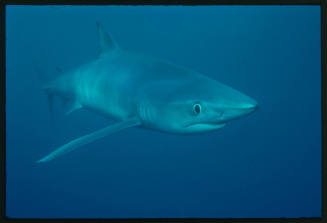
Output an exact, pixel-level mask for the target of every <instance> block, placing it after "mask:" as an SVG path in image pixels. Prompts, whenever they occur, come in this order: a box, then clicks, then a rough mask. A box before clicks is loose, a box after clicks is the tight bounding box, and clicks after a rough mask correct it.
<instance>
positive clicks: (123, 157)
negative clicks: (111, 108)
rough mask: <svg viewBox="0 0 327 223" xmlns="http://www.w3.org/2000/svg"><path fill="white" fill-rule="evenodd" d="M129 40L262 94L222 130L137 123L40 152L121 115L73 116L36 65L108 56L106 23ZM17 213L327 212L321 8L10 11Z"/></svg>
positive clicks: (64, 65) (13, 205)
mask: <svg viewBox="0 0 327 223" xmlns="http://www.w3.org/2000/svg"><path fill="white" fill-rule="evenodd" d="M96 21H100V22H101V23H102V24H103V26H104V27H105V29H106V30H107V31H108V32H109V33H110V34H111V35H112V36H114V38H115V39H116V41H117V42H118V43H119V45H120V46H121V47H122V48H124V49H127V50H130V51H136V52H141V53H143V54H147V55H151V56H155V57H158V58H162V59H166V60H169V61H171V62H173V63H176V64H180V65H183V66H186V67H189V68H192V69H194V70H196V71H199V72H202V73H203V74H206V75H208V76H210V77H212V78H214V79H217V80H218V81H220V82H222V83H225V84H228V85H230V86H232V87H233V88H236V89H238V90H240V91H241V92H244V93H245V94H247V95H249V96H251V97H252V98H254V99H256V100H257V101H258V102H259V106H260V109H259V110H258V111H256V112H255V113H253V114H251V115H249V116H247V117H244V118H241V119H239V120H235V121H232V122H230V123H229V124H228V125H227V126H226V127H225V128H223V129H220V130H218V131H215V132H211V133H206V134H200V135H191V136H181V135H173V134H165V133H160V132H156V131H148V130H143V129H138V128H131V129H127V130H124V131H122V132H120V133H118V134H115V135H112V136H108V137H105V138H103V139H101V140H99V141H96V142H94V143H92V144H89V145H87V146H85V147H83V148H80V149H78V150H76V151H74V152H71V153H69V154H66V155H65V156H63V157H60V158H58V159H57V160H54V161H53V162H49V163H46V164H44V165H37V164H35V161H37V160H38V159H40V158H41V157H43V156H44V155H46V154H48V153H49V152H51V151H53V150H54V149H55V148H57V147H58V146H60V145H62V144H64V143H66V142H68V141H69V140H71V139H73V138H76V137H79V136H81V135H84V134H87V133H90V132H92V131H94V130H97V129H99V128H102V127H104V126H106V125H109V124H110V123H112V120H108V119H107V118H104V117H102V116H101V115H98V114H95V113H92V112H90V111H87V110H80V111H76V112H75V113H73V114H71V115H70V116H65V115H64V112H65V110H64V108H63V106H62V105H61V103H60V101H59V100H58V101H55V109H54V113H55V114H54V115H55V117H54V120H53V121H52V120H51V119H50V114H49V111H48V103H47V97H46V95H44V94H43V92H42V90H41V84H40V81H39V80H38V78H37V74H36V72H35V71H34V69H33V64H37V65H38V66H40V67H42V69H43V70H45V71H46V72H50V73H53V74H56V67H60V69H62V70H66V69H70V68H73V67H75V66H78V65H79V64H82V63H85V62H87V61H89V60H91V59H93V58H95V57H96V55H97V52H98V51H99V48H98V44H97V41H96V40H97V37H96V26H95V22H96ZM6 53H7V54H6V56H7V57H6V62H7V63H6V95H7V104H6V120H7V129H6V130H7V163H6V165H7V199H6V205H7V206H6V214H7V216H9V217H15V218H143V217H144V218H166V217H174V218H183V217H201V218H205V217H210V218H227V217H228V218H229V217H233V218H248V217H251V218H257V217H260V218H277V217H321V105H320V102H321V96H320V92H321V61H320V8H319V6H217V7H212V6H210V7H207V6H202V7H185V6H180V7H177V6H175V7H172V6H170V7H164V6H146V7H143V6H138V7H133V6H129V7H126V6H116V7H113V6H108V7H72V6H67V7H64V6H62V7H55V6H47V7H46V6H8V7H7V8H6Z"/></svg>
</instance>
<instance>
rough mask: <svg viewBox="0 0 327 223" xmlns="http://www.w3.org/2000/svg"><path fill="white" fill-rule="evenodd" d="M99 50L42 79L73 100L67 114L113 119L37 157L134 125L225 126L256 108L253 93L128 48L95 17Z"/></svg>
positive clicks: (196, 129)
mask: <svg viewBox="0 0 327 223" xmlns="http://www.w3.org/2000/svg"><path fill="white" fill-rule="evenodd" d="M97 32H98V40H99V45H100V49H101V52H100V54H99V56H98V57H97V58H96V59H94V60H92V61H90V62H88V63H86V64H83V65H81V66H79V67H77V68H75V69H72V70H70V71H67V72H62V73H60V75H58V76H56V77H55V78H53V79H51V80H47V81H45V82H44V83H43V89H44V91H45V92H46V93H47V94H48V95H49V98H52V97H53V96H58V97H60V98H63V99H64V100H66V101H69V104H70V109H69V110H68V111H67V114H70V113H71V112H73V111H76V110H78V109H82V108H83V109H88V110H91V111H93V112H97V113H99V114H101V115H103V116H105V117H108V118H110V119H114V120H116V123H115V124H112V125H109V126H107V127H104V128H103V129H100V130H97V131H95V132H92V133H90V134H87V135H84V136H82V137H79V138H77V139H74V140H72V141H70V142H68V143H66V144H64V145H63V146H61V147H59V148H57V149H56V150H54V151H53V152H51V153H50V154H48V155H46V156H45V157H43V158H41V159H40V160H38V161H37V162H38V163H43V162H48V161H50V160H53V159H55V158H57V157H59V156H62V155H63V154H65V153H67V152H70V151H72V150H75V149H77V148H79V147H82V146H84V145H86V144H88V143H91V142H93V141H95V140H97V139H99V138H102V137H105V136H108V135H111V134H113V133H117V132H119V131H122V130H124V129H127V128H131V127H141V128H146V129H152V130H157V131H162V132H168V133H174V134H195V133H201V132H209V131H214V130H217V129H221V128H223V127H224V126H226V124H227V123H228V122H229V121H231V120H234V119H237V118H240V117H243V116H245V115H248V114H250V113H252V112H253V111H255V110H256V109H257V107H258V103H257V102H256V101H255V100H254V99H252V98H250V97H249V96H247V95H245V94H243V93H241V92H239V91H238V90H235V89H233V88H231V87H229V86H227V85H225V84H222V83H220V82H218V81H217V80H214V79H212V78H209V77H208V76H205V75H204V74H201V73H199V72H196V71H194V70H191V69H189V68H186V67H183V66H179V65H175V64H172V63H170V62H168V61H165V60H160V59H157V58H152V57H148V56H146V55H142V54H137V53H134V52H129V51H126V50H123V49H121V48H120V46H119V45H118V44H117V42H116V41H115V40H114V39H113V38H112V37H111V36H110V35H109V34H108V33H106V32H105V31H104V29H103V27H102V25H101V24H100V23H98V22H97Z"/></svg>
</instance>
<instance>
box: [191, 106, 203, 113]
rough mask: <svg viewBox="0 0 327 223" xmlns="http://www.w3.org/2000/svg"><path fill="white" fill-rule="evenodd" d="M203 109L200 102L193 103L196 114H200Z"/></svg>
mask: <svg viewBox="0 0 327 223" xmlns="http://www.w3.org/2000/svg"><path fill="white" fill-rule="evenodd" d="M201 110H202V107H201V105H200V104H194V105H193V111H194V113H195V114H196V115H198V114H200V113H201Z"/></svg>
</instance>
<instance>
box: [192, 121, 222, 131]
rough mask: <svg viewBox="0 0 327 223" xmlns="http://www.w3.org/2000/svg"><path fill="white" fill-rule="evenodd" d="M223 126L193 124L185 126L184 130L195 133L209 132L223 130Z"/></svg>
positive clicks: (218, 124)
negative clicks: (190, 130)
mask: <svg viewBox="0 0 327 223" xmlns="http://www.w3.org/2000/svg"><path fill="white" fill-rule="evenodd" d="M225 125H226V123H195V124H190V125H187V126H186V128H188V129H193V130H195V131H210V130H216V129H220V128H223V127H224V126H225Z"/></svg>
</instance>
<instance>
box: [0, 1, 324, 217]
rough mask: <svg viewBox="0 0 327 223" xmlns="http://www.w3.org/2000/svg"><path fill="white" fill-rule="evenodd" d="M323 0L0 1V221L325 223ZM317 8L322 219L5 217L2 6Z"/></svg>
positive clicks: (4, 58)
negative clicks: (260, 6)
mask: <svg viewBox="0 0 327 223" xmlns="http://www.w3.org/2000/svg"><path fill="white" fill-rule="evenodd" d="M326 1H327V0H198V1H195V0H148V1H147V0H134V1H133V0H107V1H106V0H0V49H1V51H0V88H1V91H0V104H1V109H0V114H1V123H0V125H1V126H0V145H1V147H0V148H1V149H0V196H1V202H0V222H8V223H9V222H11V223H15V222H28V223H33V222H52V223H62V222H71V223H78V222H84V223H91V222H101V223H104V222H110V223H113V222H118V223H121V222H127V223H136V222H178V223H182V222H194V223H195V222H208V223H209V222H210V223H211V222H212V223H213V222H224V223H230V222H233V223H236V222H240V223H242V222H269V223H275V222H276V223H283V222H290V223H302V222H308V223H316V222H325V223H327V43H326V42H327V2H326ZM56 4H59V5H320V7H321V69H322V75H321V81H322V83H321V84H322V94H321V105H322V117H321V120H322V218H245V219H241V218H225V219H214V218H157V219H156V218H153V219H149V218H138V219H13V218H7V217H6V215H5V204H6V202H5V199H6V193H5V189H6V184H5V183H6V182H5V179H6V171H5V168H6V159H5V157H6V149H5V148H6V137H5V129H6V117H5V102H6V96H5V93H6V92H5V81H6V79H5V73H6V69H5V64H6V49H5V25H6V24H5V17H6V16H5V7H6V5H56Z"/></svg>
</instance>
